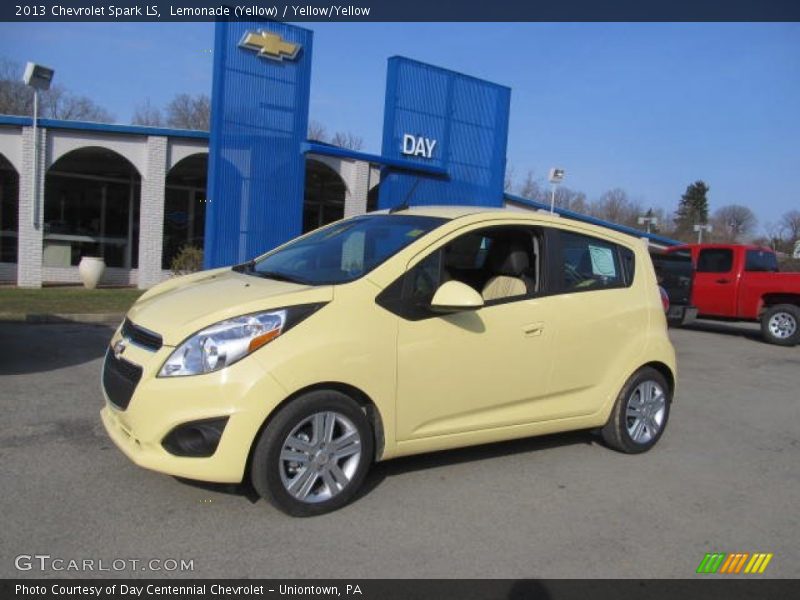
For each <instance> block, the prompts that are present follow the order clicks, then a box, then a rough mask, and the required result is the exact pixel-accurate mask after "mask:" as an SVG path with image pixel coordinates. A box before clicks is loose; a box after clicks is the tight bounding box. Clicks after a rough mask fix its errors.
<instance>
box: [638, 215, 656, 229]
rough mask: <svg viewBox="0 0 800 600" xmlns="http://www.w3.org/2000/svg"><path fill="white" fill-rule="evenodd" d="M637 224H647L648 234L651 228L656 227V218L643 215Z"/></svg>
mask: <svg viewBox="0 0 800 600" xmlns="http://www.w3.org/2000/svg"><path fill="white" fill-rule="evenodd" d="M638 223H639V225H645V224H647V233H650V231H651V228H652V227H653V226H654V225H658V217H648V216H647V215H645V216H643V217H639V219H638Z"/></svg>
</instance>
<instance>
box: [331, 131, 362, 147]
mask: <svg viewBox="0 0 800 600" xmlns="http://www.w3.org/2000/svg"><path fill="white" fill-rule="evenodd" d="M331 144H333V145H334V146H339V147H340V148H347V149H348V150H361V149H362V148H363V147H364V140H363V139H362V138H360V137H359V136H357V135H355V134H354V133H351V132H349V131H337V132H336V133H335V134H334V136H333V139H331Z"/></svg>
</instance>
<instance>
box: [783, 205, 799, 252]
mask: <svg viewBox="0 0 800 600" xmlns="http://www.w3.org/2000/svg"><path fill="white" fill-rule="evenodd" d="M781 225H782V226H783V228H784V229H785V231H786V235H787V237H788V238H789V242H790V243H792V244H794V243H795V242H796V241H797V240H800V210H790V211H789V212H787V213H784V215H783V216H782V217H781Z"/></svg>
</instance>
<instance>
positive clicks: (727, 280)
mask: <svg viewBox="0 0 800 600" xmlns="http://www.w3.org/2000/svg"><path fill="white" fill-rule="evenodd" d="M730 282H731V280H730V279H717V281H716V283H730Z"/></svg>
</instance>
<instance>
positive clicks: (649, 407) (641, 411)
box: [625, 381, 667, 444]
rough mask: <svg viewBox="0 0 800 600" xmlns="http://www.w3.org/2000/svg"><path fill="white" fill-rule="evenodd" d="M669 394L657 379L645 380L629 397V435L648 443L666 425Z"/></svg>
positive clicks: (637, 441)
mask: <svg viewBox="0 0 800 600" xmlns="http://www.w3.org/2000/svg"><path fill="white" fill-rule="evenodd" d="M666 403H667V396H666V394H665V393H664V390H663V388H662V387H661V386H660V385H659V384H658V383H656V382H655V381H644V382H642V383H640V384H639V385H638V386H636V388H634V390H633V392H631V395H630V396H629V397H628V404H627V407H626V409H625V423H626V428H627V430H628V435H629V436H630V437H631V439H632V440H633V441H634V442H636V443H637V444H647V443H648V442H649V441H650V440H652V439H653V438H654V437H656V436H657V435H658V432H659V431H661V428H662V427H663V426H664V417H665V415H666Z"/></svg>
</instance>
